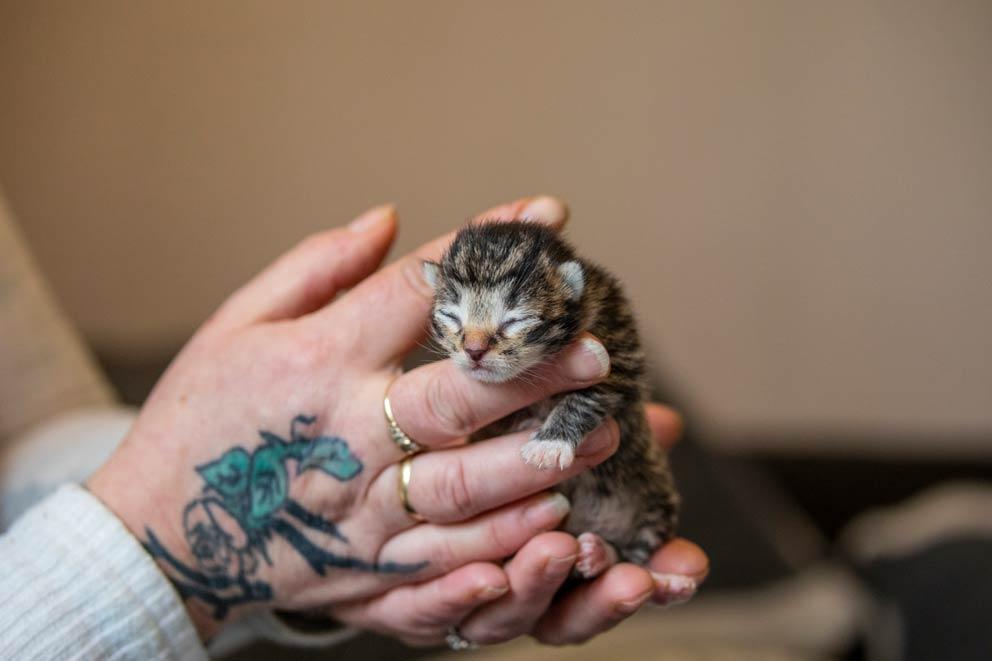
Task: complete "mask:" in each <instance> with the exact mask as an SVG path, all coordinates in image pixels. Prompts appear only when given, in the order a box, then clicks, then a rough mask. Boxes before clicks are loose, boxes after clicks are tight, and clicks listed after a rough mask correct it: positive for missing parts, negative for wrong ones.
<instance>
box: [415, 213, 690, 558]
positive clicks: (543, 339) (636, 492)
mask: <svg viewBox="0 0 992 661" xmlns="http://www.w3.org/2000/svg"><path fill="white" fill-rule="evenodd" d="M426 272H427V273H428V277H429V279H431V280H432V281H433V283H434V285H435V290H436V292H437V296H436V301H435V313H434V316H433V326H434V331H435V335H436V337H437V338H438V340H439V341H440V342H441V343H442V345H443V346H444V347H445V348H446V350H448V352H449V353H450V354H451V355H452V357H454V358H455V361H456V362H457V363H459V365H460V366H462V367H463V368H465V369H467V370H469V371H470V372H471V373H472V374H473V375H474V376H476V377H477V378H480V379H481V380H485V381H503V380H507V379H511V378H513V377H515V376H518V375H521V374H526V372H527V370H529V369H530V368H532V367H534V366H535V365H537V364H539V363H540V362H541V361H542V360H543V359H545V358H547V357H548V356H550V355H552V354H554V353H555V352H557V351H559V350H560V349H562V348H564V347H565V346H567V345H568V344H570V343H571V342H572V341H573V340H575V339H576V338H577V337H578V336H579V334H581V333H582V332H583V331H588V332H590V333H592V334H593V335H595V336H596V338H598V339H599V340H600V341H601V342H602V343H603V345H604V346H605V347H606V350H607V351H608V352H609V356H610V374H609V376H608V377H607V379H606V380H605V381H603V382H601V383H599V384H597V385H595V386H592V387H590V388H585V389H583V390H578V391H573V392H569V393H563V394H560V395H556V396H555V397H552V398H550V399H548V400H546V401H544V402H540V403H538V404H537V405H535V406H532V407H530V408H528V409H525V410H522V411H519V412H517V413H515V414H513V415H511V416H508V417H507V418H504V419H503V420H500V421H498V422H496V423H494V424H493V425H491V426H489V427H488V428H486V429H485V430H482V431H481V432H479V434H478V435H477V436H479V437H480V438H486V437H491V436H493V435H496V434H502V433H507V432H509V431H517V430H521V429H529V428H534V427H537V426H538V425H539V428H538V430H537V431H536V432H535V434H534V436H533V437H532V440H531V441H529V442H528V443H527V444H526V445H525V446H524V447H523V449H522V451H521V454H522V456H523V457H524V459H525V460H526V461H527V462H528V463H532V464H535V465H539V466H540V467H541V468H548V467H557V468H565V467H567V466H568V465H569V464H570V463H571V461H572V458H573V456H574V450H575V448H576V447H577V446H578V445H579V444H580V443H581V442H582V439H583V438H584V437H585V436H586V435H587V434H588V433H589V432H591V431H592V430H593V429H595V428H596V427H597V426H599V424H600V423H602V421H603V420H604V419H605V418H606V417H608V416H612V417H613V418H614V419H615V420H616V421H617V424H618V425H619V427H620V445H619V448H618V449H617V451H616V453H615V454H614V455H613V456H612V457H611V458H610V459H608V460H606V461H605V462H604V463H602V464H600V465H599V466H596V467H595V468H593V469H592V470H591V471H587V472H585V473H582V474H580V475H578V476H576V477H574V478H572V479H570V480H568V481H566V482H565V483H563V484H562V485H561V491H562V492H564V493H565V495H566V496H568V498H569V500H570V501H571V504H572V509H571V513H570V514H569V517H568V520H567V521H566V523H565V529H566V530H567V531H568V532H571V533H573V534H575V535H579V536H580V542H582V557H581V558H580V562H579V564H578V565H577V567H578V569H579V571H580V573H582V574H584V575H586V576H587V577H588V576H592V575H595V574H596V573H599V572H600V571H602V570H603V569H604V568H605V567H606V566H608V565H609V564H610V562H611V561H612V560H615V557H614V558H610V557H603V556H604V554H605V555H606V556H609V554H610V552H611V551H610V549H608V547H605V546H604V545H603V544H602V542H601V541H599V540H598V539H597V538H595V537H593V536H590V535H588V534H587V533H594V534H595V535H598V536H599V537H600V538H602V539H603V540H605V541H606V542H609V544H611V545H612V547H613V549H615V550H616V552H617V553H618V554H619V557H620V559H622V560H626V561H631V562H635V563H638V564H643V563H645V562H646V561H647V559H648V558H649V557H650V554H651V552H652V551H654V550H655V549H656V548H657V547H658V546H660V545H661V544H662V542H664V541H665V540H667V539H669V538H670V537H671V536H672V535H673V534H674V531H675V525H676V521H677V516H678V495H677V493H676V491H675V486H674V482H673V480H672V476H671V472H670V471H669V468H668V462H667V460H666V458H665V456H664V454H663V453H662V452H661V450H660V449H659V448H658V446H657V444H656V443H655V442H654V439H653V438H652V435H651V432H650V429H649V428H648V425H647V420H646V419H645V414H644V402H645V398H646V394H647V392H646V390H647V389H646V384H645V374H644V355H643V352H642V350H641V346H640V340H639V338H638V334H637V328H636V324H635V320H634V317H633V315H632V313H631V311H630V306H629V304H628V303H627V300H626V298H625V297H624V295H623V292H622V291H621V289H620V285H619V283H618V282H617V281H616V279H614V278H613V277H612V276H611V275H610V274H609V273H607V272H606V271H604V270H603V269H601V268H599V267H598V266H596V265H594V264H592V263H590V262H588V261H586V260H584V259H582V258H580V257H577V256H576V255H575V253H574V251H573V250H572V249H571V247H570V246H568V245H567V244H566V243H565V242H564V241H562V240H561V239H560V238H559V237H558V236H557V235H556V234H555V233H554V232H553V231H551V230H550V229H547V228H545V227H543V226H541V225H538V224H534V223H526V222H512V223H487V224H483V225H479V226H473V227H469V228H466V229H464V230H462V231H461V232H459V234H458V236H457V238H456V239H455V241H454V243H453V244H452V246H451V248H450V249H449V250H448V252H447V253H446V254H445V256H444V258H443V259H442V261H441V264H440V266H439V267H437V266H435V265H429V266H428V268H427V271H426ZM456 318H457V320H456ZM480 337H485V338H487V340H486V341H485V342H484V343H483V344H478V342H479V340H478V338H480ZM473 343H474V344H473ZM473 347H474V348H475V350H474V351H471V352H470V351H469V349H470V348H473ZM483 348H484V350H483V351H482V356H483V357H482V358H481V359H480V360H475V359H473V358H472V357H470V356H469V355H467V354H470V353H472V354H474V355H476V356H478V355H480V354H479V349H483ZM487 361H488V362H487ZM524 378H526V377H524Z"/></svg>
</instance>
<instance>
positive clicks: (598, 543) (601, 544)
mask: <svg viewBox="0 0 992 661" xmlns="http://www.w3.org/2000/svg"><path fill="white" fill-rule="evenodd" d="M578 540H579V558H578V560H576V561H575V573H576V574H578V575H579V576H581V577H582V578H584V579H587V580H588V579H591V578H596V577H597V576H599V575H600V574H602V573H603V572H604V571H606V570H607V569H609V568H610V567H612V566H613V565H615V564H617V560H618V555H617V551H616V549H615V548H613V545H612V544H610V543H609V542H608V541H606V540H605V539H603V538H602V537H600V536H599V535H597V534H596V533H594V532H584V533H582V534H581V535H579V537H578Z"/></svg>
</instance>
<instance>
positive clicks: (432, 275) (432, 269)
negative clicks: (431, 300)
mask: <svg viewBox="0 0 992 661" xmlns="http://www.w3.org/2000/svg"><path fill="white" fill-rule="evenodd" d="M421 268H422V269H423V271H424V280H426V281H427V284H429V285H430V286H431V289H435V290H436V289H437V281H438V280H439V279H440V278H441V265H440V264H438V263H437V262H431V261H429V260H426V259H425V260H424V261H423V262H421Z"/></svg>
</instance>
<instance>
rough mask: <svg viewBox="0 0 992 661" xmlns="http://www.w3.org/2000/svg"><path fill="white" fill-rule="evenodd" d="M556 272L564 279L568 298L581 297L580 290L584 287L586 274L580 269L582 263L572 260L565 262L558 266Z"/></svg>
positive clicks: (577, 298) (575, 298) (574, 299)
mask: <svg viewBox="0 0 992 661" xmlns="http://www.w3.org/2000/svg"><path fill="white" fill-rule="evenodd" d="M558 274H559V275H560V276H561V279H562V280H564V281H565V286H566V287H567V288H568V291H569V298H570V299H572V300H573V301H577V300H579V299H580V298H582V290H584V289H585V287H586V274H585V273H584V272H583V270H582V265H581V264H579V263H578V262H576V261H574V260H573V261H571V262H565V263H563V264H561V265H560V266H559V267H558Z"/></svg>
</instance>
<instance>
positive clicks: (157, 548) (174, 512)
mask: <svg viewBox="0 0 992 661" xmlns="http://www.w3.org/2000/svg"><path fill="white" fill-rule="evenodd" d="M132 448H133V446H132V445H130V444H129V443H127V442H125V443H124V444H122V445H121V447H120V448H119V449H118V451H117V452H115V453H114V455H113V456H112V457H111V458H110V459H109V460H108V461H107V463H105V464H104V465H103V466H101V467H100V468H99V469H98V470H97V471H96V472H95V473H94V474H93V475H92V476H91V477H90V478H89V480H87V483H86V487H87V489H88V490H89V491H90V493H92V494H93V495H94V496H95V497H96V498H98V499H99V500H100V501H101V502H102V503H103V505H104V506H105V507H106V508H107V509H109V510H110V511H111V512H113V514H114V515H115V516H116V517H117V518H118V519H119V520H120V521H121V523H123V524H124V526H125V527H126V528H127V529H128V531H129V532H130V533H131V535H132V536H133V537H134V538H135V539H136V540H137V541H138V542H139V543H140V544H141V545H142V546H143V548H144V550H145V551H146V552H147V553H148V554H149V555H150V556H151V557H152V558H153V559H154V560H155V561H156V564H157V565H158V569H159V571H160V572H161V573H162V575H163V576H164V577H165V578H166V579H168V581H169V583H170V584H171V585H172V587H173V589H174V590H175V591H176V592H177V594H178V596H179V598H180V600H181V601H182V603H183V606H184V607H185V609H186V612H187V614H188V616H189V618H190V620H191V621H192V623H193V625H194V627H195V628H196V631H197V633H198V635H199V637H200V640H201V641H204V642H206V641H208V640H210V639H211V638H212V637H213V636H214V635H215V634H216V633H217V631H218V630H219V629H220V628H221V627H222V626H223V625H224V624H226V623H227V622H229V621H231V620H233V619H235V617H236V614H234V613H232V612H231V610H230V609H229V608H224V609H222V612H220V613H218V609H217V608H215V607H211V606H210V605H209V603H208V602H209V601H211V600H216V595H215V593H214V588H213V586H211V585H210V584H209V581H205V580H203V579H204V578H206V577H205V575H204V572H203V571H202V568H201V567H200V566H199V563H198V562H197V560H196V557H195V555H194V552H193V549H192V548H191V547H190V544H189V541H188V540H187V538H186V535H185V534H184V530H183V525H182V523H183V522H182V518H183V516H182V514H183V504H182V503H183V501H184V497H185V495H186V494H185V493H184V490H183V489H182V488H177V487H176V485H177V484H181V482H179V481H177V480H175V479H170V478H175V477H176V476H174V475H171V474H169V473H167V472H164V471H162V470H152V471H147V470H143V466H144V465H145V464H147V463H151V464H154V465H155V466H160V467H161V466H170V465H171V464H170V463H167V462H161V461H160V462H144V461H142V462H139V461H136V459H137V458H138V457H134V456H132V454H133V450H132ZM146 458H147V457H146ZM218 615H219V617H218Z"/></svg>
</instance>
